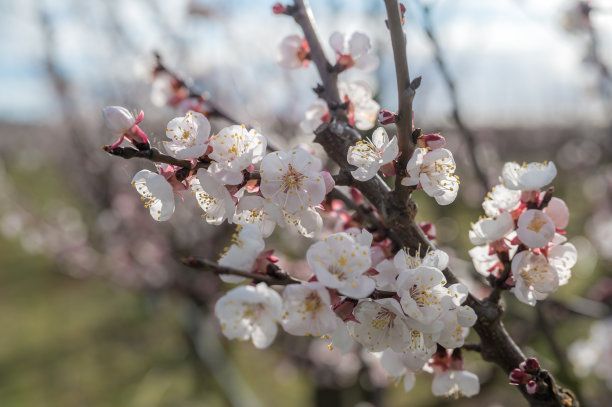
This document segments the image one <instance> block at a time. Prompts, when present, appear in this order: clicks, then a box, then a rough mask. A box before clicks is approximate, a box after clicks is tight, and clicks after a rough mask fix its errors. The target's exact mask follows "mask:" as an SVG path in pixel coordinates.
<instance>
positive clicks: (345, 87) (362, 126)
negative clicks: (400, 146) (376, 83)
mask: <svg viewBox="0 0 612 407" xmlns="http://www.w3.org/2000/svg"><path fill="white" fill-rule="evenodd" d="M338 92H339V93H340V99H341V100H342V101H343V102H349V107H348V112H347V113H348V119H349V123H350V124H351V125H352V126H355V127H356V128H358V129H359V130H369V129H371V128H372V127H374V124H376V118H377V117H378V112H379V111H380V105H379V104H378V103H376V101H375V100H374V99H373V98H372V89H371V88H370V86H369V85H368V84H367V83H365V82H361V81H357V82H352V83H345V82H341V81H339V82H338ZM305 116H306V118H305V119H304V120H302V121H301V122H300V128H301V129H302V131H303V132H304V133H314V131H315V130H316V129H317V127H319V126H320V125H321V124H322V123H323V122H329V109H328V107H327V104H326V103H325V102H324V101H322V100H317V101H315V102H314V103H313V104H312V105H310V107H309V108H308V109H307V110H306V113H305Z"/></svg>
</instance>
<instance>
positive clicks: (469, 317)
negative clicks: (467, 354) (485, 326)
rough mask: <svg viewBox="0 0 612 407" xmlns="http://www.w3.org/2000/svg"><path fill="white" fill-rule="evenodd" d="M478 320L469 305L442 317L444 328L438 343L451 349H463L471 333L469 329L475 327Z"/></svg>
mask: <svg viewBox="0 0 612 407" xmlns="http://www.w3.org/2000/svg"><path fill="white" fill-rule="evenodd" d="M477 319H478V317H477V316H476V313H475V312H474V310H473V309H472V308H471V307H469V306H467V305H462V306H459V307H457V308H455V309H452V310H450V311H448V312H447V313H446V314H444V316H443V317H442V322H443V323H444V328H443V329H442V331H440V334H439V337H438V343H439V344H440V345H442V346H444V347H445V348H449V349H451V348H460V347H462V346H463V343H464V340H465V337H466V336H467V334H468V332H469V330H468V329H467V328H469V327H471V326H473V325H474V324H475V323H476V320H477Z"/></svg>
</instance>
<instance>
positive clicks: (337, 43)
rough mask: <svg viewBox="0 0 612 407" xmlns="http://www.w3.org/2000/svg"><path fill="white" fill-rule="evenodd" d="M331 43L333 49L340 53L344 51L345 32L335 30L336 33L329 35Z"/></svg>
mask: <svg viewBox="0 0 612 407" xmlns="http://www.w3.org/2000/svg"><path fill="white" fill-rule="evenodd" d="M329 45H330V46H331V47H332V49H333V50H334V51H336V52H338V53H340V54H343V53H344V34H342V33H340V32H338V31H334V33H333V34H332V35H331V37H329Z"/></svg>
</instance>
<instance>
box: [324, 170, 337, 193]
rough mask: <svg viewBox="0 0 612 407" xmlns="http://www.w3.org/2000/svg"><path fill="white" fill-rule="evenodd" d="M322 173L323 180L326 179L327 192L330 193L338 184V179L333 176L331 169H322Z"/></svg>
mask: <svg viewBox="0 0 612 407" xmlns="http://www.w3.org/2000/svg"><path fill="white" fill-rule="evenodd" d="M321 175H322V176H323V181H325V193H326V194H329V193H330V192H331V191H332V189H334V187H335V186H336V181H334V177H332V175H331V174H330V173H329V171H321Z"/></svg>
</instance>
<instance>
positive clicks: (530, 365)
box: [519, 358, 540, 373]
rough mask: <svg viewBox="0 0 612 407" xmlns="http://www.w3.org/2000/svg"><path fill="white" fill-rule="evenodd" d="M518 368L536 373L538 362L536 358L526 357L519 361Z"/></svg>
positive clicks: (538, 367) (538, 368)
mask: <svg viewBox="0 0 612 407" xmlns="http://www.w3.org/2000/svg"><path fill="white" fill-rule="evenodd" d="M519 368H520V369H521V370H522V371H523V372H527V373H537V372H538V371H539V370H540V362H538V360H537V359H536V358H528V359H526V360H524V361H523V362H521V364H520V365H519Z"/></svg>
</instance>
